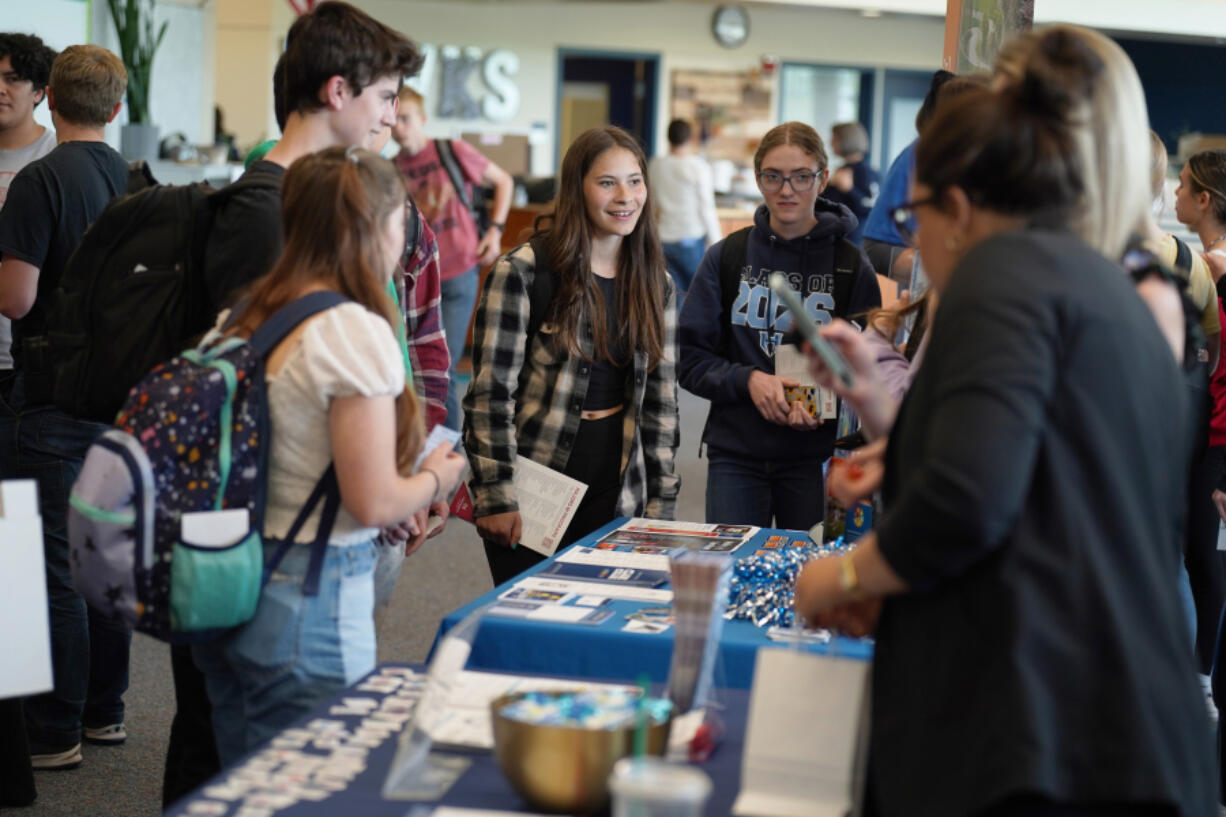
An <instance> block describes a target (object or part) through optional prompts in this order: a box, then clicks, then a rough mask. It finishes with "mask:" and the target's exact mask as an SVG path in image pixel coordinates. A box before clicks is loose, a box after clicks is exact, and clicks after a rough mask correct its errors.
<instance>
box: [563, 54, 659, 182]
mask: <svg viewBox="0 0 1226 817" xmlns="http://www.w3.org/2000/svg"><path fill="white" fill-rule="evenodd" d="M659 69H660V55H659V54H640V53H627V52H610V51H575V50H570V49H561V50H559V51H558V97H557V99H558V102H557V116H556V118H555V120H554V121H556V122H557V123H558V139H557V151H556V156H555V166H558V167H560V166H561V162H562V156H563V155H565V153H566V149H567V148H568V147H570V143H571V142H573V141H574V140H575V137H576V136H578V135H579V134H580V133H582V132H583V131H585V130H587V129H588V128H592V127H598V126H600V125H616V126H618V127H619V128H622V129H624V130H625V131H627V132H629V133H630V134H631V135H633V136H634V137H635V138H636V139H638V141H639V144H640V145H642V146H643V150H644V151H645V152H646V154H647V155H648V156H654V155H655V146H656V145H655V141H656V139H655V136H656V99H657V93H658V87H657V86H658V84H659V83H658V78H659V73H660V71H659Z"/></svg>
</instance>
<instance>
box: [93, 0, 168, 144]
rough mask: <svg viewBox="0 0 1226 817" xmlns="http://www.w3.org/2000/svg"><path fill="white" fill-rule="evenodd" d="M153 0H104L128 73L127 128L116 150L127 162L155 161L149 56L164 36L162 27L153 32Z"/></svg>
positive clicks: (122, 131)
mask: <svg viewBox="0 0 1226 817" xmlns="http://www.w3.org/2000/svg"><path fill="white" fill-rule="evenodd" d="M155 4H156V0H107V6H108V7H109V8H110V10H111V20H112V21H114V23H115V33H116V34H117V35H118V37H119V56H120V58H122V59H123V64H124V67H125V68H126V69H127V71H128V124H127V125H124V126H123V129H122V130H121V131H120V137H119V150H120V153H122V154H123V155H124V157H125V158H127V159H156V158H157V153H158V128H157V125H154V124H153V123H152V122H151V121H150V117H149V91H150V88H151V86H152V78H153V55H154V54H155V53H157V50H158V46H160V45H161V44H162V38H163V37H165V36H166V23H165V22H163V23H162V25H161V27H160V28H158V30H157V34H156V36H155V35H154V29H153V8H154V5H155Z"/></svg>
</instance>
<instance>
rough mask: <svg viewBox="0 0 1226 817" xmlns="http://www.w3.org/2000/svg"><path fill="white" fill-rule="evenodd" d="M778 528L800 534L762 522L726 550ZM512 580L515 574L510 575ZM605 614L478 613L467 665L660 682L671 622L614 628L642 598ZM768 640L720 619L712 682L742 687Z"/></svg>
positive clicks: (480, 601) (848, 646)
mask: <svg viewBox="0 0 1226 817" xmlns="http://www.w3.org/2000/svg"><path fill="white" fill-rule="evenodd" d="M626 521H627V519H625V518H622V519H616V520H614V521H612V522H610V523H609V524H608V525H605V526H604V527H603V528H600V529H598V530H596V531H595V532H593V533H592V534H591V535H589V536H586V537H584V538H583V539H581V540H579V542H577V543H575V544H576V546H578V545H589V546H591V545H595V544H596V543H597V542H598V541H599V539H600V538H601V537H602V536H604V535H605V534H607V533H609V532H610V531H612V530H614V529H616V528H618V527H620V526H622V525H623V524H625V523H626ZM774 534H783V535H787V536H790V537H793V538H797V537H801V536H804V534H803V533H800V532H797V531H780V530H773V529H763V530H761V531H760V532H759V533H758V535H757V536H755V537H754V538H753V539H751V540H750V541H749V542H747V543H746V544H744V545H742V546H741V547H740V548H739V549H738V550H736V551H734V552H733V554H732V555H733V556H734V557H740V556H748V555H751V554H752V553H754V551H756V550H758V549H760V548H761V547H762V545H763V543H764V542H765V541H766V538H767V537H768V536H771V535H774ZM553 561H554V560H553V559H548V560H546V561H544V562H542V563H541V564H539V565H537V566H536V567H534V568H533V569H532V570H529V571H527V572H525V573H524V574H521V576H520V577H519V578H522V576H526V575H530V574H533V573H538V572H540V571H542V570H545V569H547V568H548V566H549V565H551V564H552V563H553ZM516 580H518V579H516ZM513 583H514V582H508V583H507V584H504V585H502V586H500V587H496V588H494V589H493V590H491V591H490V592H489V593H486V594H485V595H484V596H481V597H480V598H477V599H475V600H474V601H472V602H470V603H469V604H466V605H465V606H463V607H461V608H460V609H458V610H456V611H454V612H452V613H449V614H448V615H447V616H446V617H445V618H444V619H443V620H442V622H441V623H440V624H439V631H438V635H437V636H436V637H435V646H436V647H437V646H438V643H439V640H440V639H441V638H442V636H443V635H444V634H445V633H446V632H447V631H448V630H450V629H451V628H452V627H454V626H456V625H457V624H459V623H460V622H461V621H463V620H464V618H465V617H466V616H467V615H468V614H469V613H471V612H472V611H473V610H476V609H477V608H478V607H481V606H482V605H485V604H488V603H489V602H491V601H494V600H495V599H496V598H497V597H498V595H499V594H500V593H502V592H505V591H506V590H507V589H508V588H509V587H510V586H511V585H512V584H513ZM612 606H613V610H614V613H613V616H612V617H611V618H609V619H608V620H606V621H605V622H603V623H601V624H598V625H590V624H589V625H584V624H559V623H556V622H547V621H530V620H527V619H522V618H506V617H501V616H493V615H489V616H486V617H485V618H484V619H483V620H482V621H481V627H480V629H479V630H478V632H477V636H476V638H475V639H474V641H473V649H472V654H471V656H470V657H469V660H468V665H467V666H468V668H469V669H481V670H490V671H500V672H534V673H542V674H548V675H571V676H575V677H579V678H609V679H611V680H618V681H621V680H629V681H633V680H637V679H638V678H639V677H641V676H642V675H643V674H646V675H648V676H649V677H650V678H651V680H652V681H656V682H661V683H662V682H664V681H665V680H667V677H668V665H669V662H670V661H671V659H672V651H673V638H672V634H673V630H672V628H671V627H670V628H669V629H668V631H667V632H664V633H659V634H646V633H628V632H624V631H623V630H622V627H623V626H624V625H625V624H626V614H627V613H631V612H634V611H635V610H638V609H641V608H643V607H651V606H655V605H652V604H649V603H644V602H631V601H617V600H614V601H613V602H612ZM771 643H774V642H772V641H771V640H770V639H769V638H767V636H766V631H765V630H764V629H761V628H759V627H755V626H754V625H753V624H752V623H750V622H748V621H725V622H724V630H723V635H722V637H721V638H720V657H719V659H718V660H717V662H716V667H715V678H714V683H715V686H717V687H728V688H732V689H748V688H749V687H750V686H752V684H753V667H754V655H755V654H756V653H757V650H758V648H759V647H762V646H765V645H767V644H771ZM833 647H834V649H835V650H836V651H837V652H838V653H839V654H840V655H844V656H847V657H852V658H861V659H864V660H868V659H869V658H871V657H872V653H873V646H872V642H871V641H869V640H858V639H850V638H842V637H840V638H837V639H835V641H834V643H833ZM808 649H811V650H812V651H813V652H819V653H825V652H829V651H830V647H829V646H827V645H824V644H814V645H810V646H809V647H808Z"/></svg>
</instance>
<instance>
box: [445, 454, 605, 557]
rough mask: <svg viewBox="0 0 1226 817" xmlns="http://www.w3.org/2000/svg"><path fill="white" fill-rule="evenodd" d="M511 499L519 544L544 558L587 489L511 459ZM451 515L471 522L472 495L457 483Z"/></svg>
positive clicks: (528, 462)
mask: <svg viewBox="0 0 1226 817" xmlns="http://www.w3.org/2000/svg"><path fill="white" fill-rule="evenodd" d="M513 484H514V485H515V498H516V500H517V501H518V502H519V517H520V519H521V520H522V521H523V532H522V533H521V534H520V538H519V544H520V545H521V546H522V547H526V548H528V549H530V550H535V551H536V552H537V553H541V554H543V555H545V556H552V555H553V552H554V551H555V550H557V549H558V543H559V542H561V541H562V536H563V535H564V534H565V533H566V528H567V527H568V526H569V525H570V520H571V519H573V518H574V516H575V511H577V510H578V509H579V501H580V500H582V499H583V495H584V494H585V493H587V486H586V485H584V484H583V483H582V482H579V481H578V480H576V479H571V478H570V477H568V476H566V475H565V474H560V473H558V472H557V471H555V470H553V469H552V468H548V467H546V466H544V465H541V464H540V463H538V462H534V461H532V460H530V459H528V458H527V457H517V458H516V460H515V476H514V479H513ZM451 514H452V515H453V516H458V517H459V518H460V519H463V520H465V521H467V522H472V521H473V501H472V494H471V493H470V492H469V490H468V486H467V485H465V484H461V485H460V488H459V490H458V491H456V495H455V498H454V499H452V501H451Z"/></svg>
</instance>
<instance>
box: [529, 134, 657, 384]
mask: <svg viewBox="0 0 1226 817" xmlns="http://www.w3.org/2000/svg"><path fill="white" fill-rule="evenodd" d="M613 148H624V149H625V150H628V151H630V152H631V153H632V154H633V155H634V158H635V160H636V161H637V162H638V165H639V170H640V171H641V172H642V174H643V183H644V184H646V183H647V157H646V156H644V155H643V150H642V148H640V147H639V144H638V142H636V141H635V140H634V137H632V136H631V135H630V134H628V133H626V132H625V131H624V130H622V129H621V128H616V127H613V126H611V125H609V126H606V127H603V128H591V129H589V130H586V131H584V132H583V133H581V134H579V137H578V138H577V139H575V141H574V142H573V143H572V144H571V146H570V147H569V148H568V149H567V151H566V157H565V158H564V159H563V160H562V173H561V178H560V179H559V181H558V195H557V198H556V199H554V206H553V210H552V211H551V212H549V213H545V214H543V215H541V216H538V217H537V219H536V223H535V224H534V225H533V228H534V230H535V233H534V235H533V237H534V238H537V237H539V238H538V244H539V245H540V246H542V248H543V255H544V257H543V258H538V259H536V262H537V264H538V266H544V267H546V268H548V269H550V270H552V271H553V272H554V273H556V274H557V276H558V287H557V291H556V295H555V296H554V299H553V304H552V306H551V308H550V315H549V316H550V320H551V321H553V322H554V323H556V324H557V325H558V332H557V334H556V335H555V336H554V349H555V350H556V351H559V352H561V351H566V352H569V353H570V354H574V355H579V354H582V351H581V350H580V348H579V327H580V326H581V321H583V320H584V319H585V318H586V319H590V321H591V324H592V326H593V327H597V331H595V332H593V333H592V334H593V335H594V336H595V341H594V348H593V352H594V354H595V357H596V358H597V359H598V360H599V359H603V360H609V361H610V362H613V363H621V362H622V361H615V360H613V356H612V351H613V350H612V348H611V347H610V344H609V343H608V342H607V340H606V333H604V332H602V331H599V328H600V327H603V326H605V325H606V323H605V322H606V320H607V317H606V312H605V310H606V309H608V308H609V307H611V306H613V304H606V303H605V302H604V297H603V296H602V295H601V294H600V289H599V288H598V287H597V285H596V281H595V278H594V276H593V274H592V241H591V236H592V225H591V222H590V221H589V220H588V216H587V203H586V199H585V197H584V194H583V180H584V179H585V178H586V177H587V174H588V171H589V170H591V168H592V165H593V164H595V163H596V159H597V158H598V157H599V156H600V155H601V154H602V153H604V152H605V151H606V150H611V149H613ZM664 288H665V272H664V250H663V249H661V247H660V237H659V235H658V234H657V232H656V216H655V212H654V208H653V205H652V196H651V191H650V190H648V196H647V199H646V200H645V202H644V204H643V211H642V212H641V213H639V220H638V223H637V224H635V225H634V231H633V232H632V233H630V235H628V236H626V237H625V238H624V239H622V243H621V249H620V250H619V251H618V256H617V278H616V279H615V281H614V289H613V292H614V299H615V300H616V302H617V303H616V306H618V307H620V310H619V311H620V314H621V315H622V317H623V320H621V321H620V323H619V330H618V340H624V341H625V342H626V345H627V347H628V348H630V349H632V350H635V349H637V350H639V351H642V352H643V353H645V354H646V355H647V359H648V366H649V367H650V368H653V369H654V368H655V366H656V364H657V363H659V361H660V358H661V357H663V356H664ZM615 345H616V344H615Z"/></svg>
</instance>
